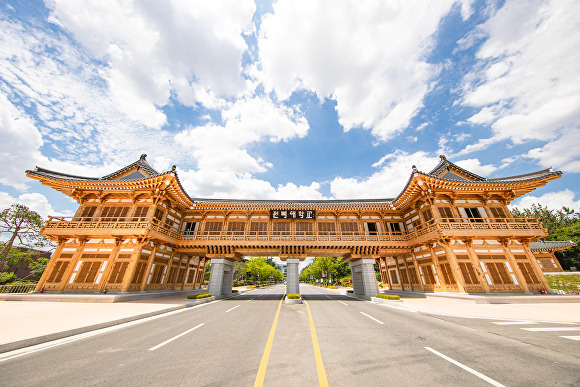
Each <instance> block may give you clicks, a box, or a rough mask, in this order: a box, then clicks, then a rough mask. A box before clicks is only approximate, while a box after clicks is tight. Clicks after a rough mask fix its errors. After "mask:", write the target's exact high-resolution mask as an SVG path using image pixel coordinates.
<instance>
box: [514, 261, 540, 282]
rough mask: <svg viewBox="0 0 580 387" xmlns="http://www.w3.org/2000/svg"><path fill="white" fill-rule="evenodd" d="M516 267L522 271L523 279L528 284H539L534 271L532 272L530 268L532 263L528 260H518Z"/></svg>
mask: <svg viewBox="0 0 580 387" xmlns="http://www.w3.org/2000/svg"><path fill="white" fill-rule="evenodd" d="M518 267H519V268H520V271H521V272H522V274H523V276H524V279H525V280H526V282H527V283H529V284H539V283H540V281H538V277H537V276H536V273H534V269H532V265H531V264H530V263H529V262H518Z"/></svg>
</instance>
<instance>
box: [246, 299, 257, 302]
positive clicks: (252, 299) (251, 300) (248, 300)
mask: <svg viewBox="0 0 580 387" xmlns="http://www.w3.org/2000/svg"><path fill="white" fill-rule="evenodd" d="M254 300H255V298H252V299H250V300H248V301H246V302H250V301H254Z"/></svg>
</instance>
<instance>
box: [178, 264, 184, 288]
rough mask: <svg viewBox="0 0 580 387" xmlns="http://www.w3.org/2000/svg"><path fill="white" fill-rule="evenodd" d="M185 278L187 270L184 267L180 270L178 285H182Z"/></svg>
mask: <svg viewBox="0 0 580 387" xmlns="http://www.w3.org/2000/svg"><path fill="white" fill-rule="evenodd" d="M183 277H185V268H183V267H182V268H180V269H179V272H178V274H177V283H179V284H182V283H183Z"/></svg>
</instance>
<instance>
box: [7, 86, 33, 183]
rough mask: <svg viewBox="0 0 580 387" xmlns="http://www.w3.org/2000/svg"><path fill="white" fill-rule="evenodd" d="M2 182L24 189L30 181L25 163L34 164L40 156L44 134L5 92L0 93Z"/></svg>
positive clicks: (31, 165)
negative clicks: (25, 169)
mask: <svg viewBox="0 0 580 387" xmlns="http://www.w3.org/2000/svg"><path fill="white" fill-rule="evenodd" d="M0 135H1V137H2V141H0V165H2V174H0V183H3V184H6V185H9V186H12V187H15V188H18V189H24V188H25V187H26V183H27V182H28V181H27V180H28V179H27V178H26V176H25V175H24V168H26V165H28V166H30V167H33V166H34V165H35V164H36V163H37V162H38V160H39V159H40V158H41V154H40V151H39V148H40V147H41V146H42V144H43V142H42V136H41V134H40V133H39V132H38V130H37V129H36V127H35V126H34V124H33V123H32V122H31V121H30V120H29V119H28V117H27V116H26V115H25V114H22V112H21V111H19V110H18V109H17V108H16V107H15V106H14V105H12V103H10V101H8V99H7V98H6V97H5V96H4V94H2V93H0Z"/></svg>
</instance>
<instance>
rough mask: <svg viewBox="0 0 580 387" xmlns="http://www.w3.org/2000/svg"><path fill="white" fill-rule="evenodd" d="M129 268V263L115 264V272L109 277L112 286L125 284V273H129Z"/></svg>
mask: <svg viewBox="0 0 580 387" xmlns="http://www.w3.org/2000/svg"><path fill="white" fill-rule="evenodd" d="M128 266H129V262H127V261H124V262H115V265H114V266H113V271H112V272H111V275H110V277H109V283H111V284H120V283H121V282H123V278H124V277H125V272H126V271H127V267H128Z"/></svg>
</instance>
